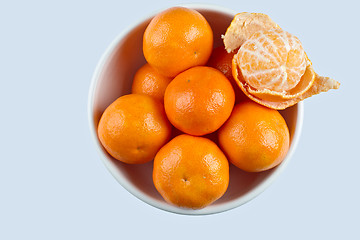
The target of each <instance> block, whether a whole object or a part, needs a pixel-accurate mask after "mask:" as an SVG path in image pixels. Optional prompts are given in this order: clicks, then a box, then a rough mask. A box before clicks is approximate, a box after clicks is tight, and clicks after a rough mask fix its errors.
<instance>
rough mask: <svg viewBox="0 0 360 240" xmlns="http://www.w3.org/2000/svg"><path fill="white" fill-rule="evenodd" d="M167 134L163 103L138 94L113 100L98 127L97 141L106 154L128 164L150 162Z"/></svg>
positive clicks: (167, 126) (168, 131)
mask: <svg viewBox="0 0 360 240" xmlns="http://www.w3.org/2000/svg"><path fill="white" fill-rule="evenodd" d="M170 134H171V125H170V123H169V121H168V120H167V118H166V115H165V112H164V109H163V105H162V103H161V102H159V101H157V100H155V99H153V98H152V97H150V96H147V95H140V94H129V95H124V96H122V97H119V98H118V99H116V100H115V101H114V102H113V103H112V104H110V106H108V107H107V108H106V110H105V111H104V113H103V115H102V116H101V119H100V122H99V125H98V137H99V140H100V142H101V144H102V145H103V146H104V148H105V149H106V151H107V152H108V153H109V154H110V155H111V156H113V157H114V158H115V159H117V160H119V161H121V162H124V163H129V164H139V163H146V162H149V161H151V160H152V159H153V158H154V157H155V155H156V153H157V151H158V150H159V149H160V148H161V147H162V146H163V145H164V144H165V143H166V142H167V141H168V140H169V138H170Z"/></svg>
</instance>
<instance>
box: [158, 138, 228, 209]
mask: <svg viewBox="0 0 360 240" xmlns="http://www.w3.org/2000/svg"><path fill="white" fill-rule="evenodd" d="M153 181H154V185H155V187H156V189H157V191H158V192H159V193H160V195H161V196H162V197H163V198H164V199H165V200H166V201H167V202H169V203H171V204H174V205H176V206H178V207H184V208H192V209H199V208H204V207H206V206H208V205H209V204H211V203H213V202H214V201H216V200H217V199H219V198H220V197H221V196H223V194H224V193H225V192H226V190H227V187H228V185H229V163H228V161H227V159H226V157H225V155H224V154H223V152H222V151H221V150H220V149H219V147H218V146H217V145H216V144H215V143H213V142H212V141H210V140H209V139H206V138H202V137H194V136H190V135H186V134H183V135H180V136H177V137H175V138H174V139H173V140H171V141H170V142H168V143H167V144H166V145H165V146H163V147H162V148H161V149H160V151H159V152H158V153H157V154H156V156H155V159H154V168H153Z"/></svg>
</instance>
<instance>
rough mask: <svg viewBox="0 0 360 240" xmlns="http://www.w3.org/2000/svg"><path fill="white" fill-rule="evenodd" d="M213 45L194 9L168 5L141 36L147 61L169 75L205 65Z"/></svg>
mask: <svg viewBox="0 0 360 240" xmlns="http://www.w3.org/2000/svg"><path fill="white" fill-rule="evenodd" d="M212 47H213V32H212V30H211V27H210V25H209V23H208V22H207V21H206V19H205V18H204V17H203V16H202V15H201V14H200V13H199V12H197V11H196V10H193V9H188V8H184V7H173V8H169V9H167V10H165V11H163V12H161V13H159V14H158V15H156V16H155V17H154V18H153V19H152V20H151V22H150V24H149V25H148V26H147V28H146V30H145V33H144V37H143V52H144V56H145V58H146V61H147V62H148V63H149V64H150V65H151V66H152V67H154V68H155V69H156V70H158V71H159V72H160V73H161V74H163V75H165V76H168V77H175V76H176V75H177V74H179V73H180V72H182V71H185V70H186V69H189V68H191V67H194V66H199V65H205V64H206V62H207V60H208V59H209V57H210V54H211V51H212Z"/></svg>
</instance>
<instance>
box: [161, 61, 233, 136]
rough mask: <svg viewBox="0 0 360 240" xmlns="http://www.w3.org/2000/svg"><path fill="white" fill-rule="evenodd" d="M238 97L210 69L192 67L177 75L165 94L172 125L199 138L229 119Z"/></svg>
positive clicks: (224, 78) (215, 71)
mask: <svg viewBox="0 0 360 240" xmlns="http://www.w3.org/2000/svg"><path fill="white" fill-rule="evenodd" d="M234 102H235V94H234V90H233V88H232V86H231V84H230V82H229V80H228V79H227V78H226V77H225V76H224V74H222V73H221V72H220V71H219V70H216V69H215V68H211V67H205V66H201V67H193V68H190V69H188V70H186V71H185V72H182V73H180V74H179V75H177V76H176V77H175V78H174V79H173V80H172V81H171V83H170V84H169V85H168V87H167V88H166V91H165V97H164V106H165V111H166V115H167V117H168V118H169V120H170V122H171V123H172V124H173V125H174V126H175V127H176V128H178V129H179V130H181V131H183V132H185V133H188V134H191V135H196V136H201V135H205V134H208V133H212V132H214V131H216V130H217V129H218V128H220V126H221V125H222V124H223V123H224V122H225V121H226V120H227V119H228V117H229V116H230V114H231V111H232V109H233V107H234Z"/></svg>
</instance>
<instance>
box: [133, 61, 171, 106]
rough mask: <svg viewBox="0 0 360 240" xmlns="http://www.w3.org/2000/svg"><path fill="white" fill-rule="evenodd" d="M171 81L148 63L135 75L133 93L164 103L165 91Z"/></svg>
mask: <svg viewBox="0 0 360 240" xmlns="http://www.w3.org/2000/svg"><path fill="white" fill-rule="evenodd" d="M171 80H172V78H169V77H165V76H163V75H161V74H160V73H159V72H158V71H156V70H155V69H154V68H153V67H151V66H150V65H149V64H148V63H146V64H145V65H143V66H142V67H141V68H139V70H138V71H137V72H136V73H135V76H134V80H133V83H132V93H139V94H147V95H149V96H151V97H153V98H155V99H157V100H159V101H161V102H164V94H165V89H166V87H167V85H168V84H169V83H170V82H171Z"/></svg>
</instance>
